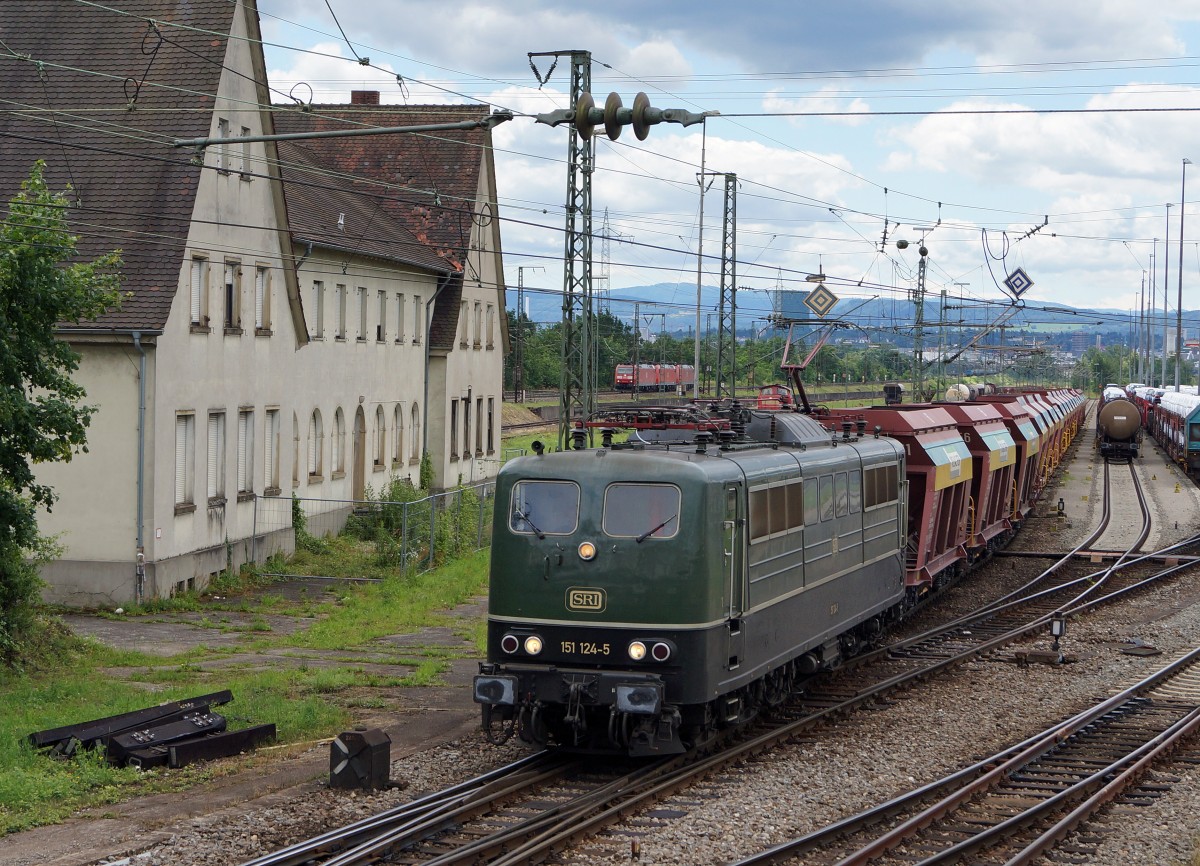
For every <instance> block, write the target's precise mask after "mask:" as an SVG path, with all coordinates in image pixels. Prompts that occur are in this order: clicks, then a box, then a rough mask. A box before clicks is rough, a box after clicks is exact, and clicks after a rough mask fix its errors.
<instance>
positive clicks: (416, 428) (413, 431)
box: [408, 403, 421, 463]
mask: <svg viewBox="0 0 1200 866" xmlns="http://www.w3.org/2000/svg"><path fill="white" fill-rule="evenodd" d="M408 429H409V434H410V435H409V441H410V442H411V443H412V444H411V445H410V446H409V448H411V449H412V450H411V451H410V453H409V457H408V459H409V462H410V463H417V462H418V461H420V459H421V410H420V409H418V408H417V404H416V403H413V405H412V423H410V424H409V425H408Z"/></svg>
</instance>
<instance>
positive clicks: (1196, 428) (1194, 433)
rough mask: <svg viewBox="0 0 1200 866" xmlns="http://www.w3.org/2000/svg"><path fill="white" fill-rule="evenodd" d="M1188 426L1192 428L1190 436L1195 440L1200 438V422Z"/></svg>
mask: <svg viewBox="0 0 1200 866" xmlns="http://www.w3.org/2000/svg"><path fill="white" fill-rule="evenodd" d="M1188 427H1189V430H1190V432H1189V433H1188V436H1189V438H1190V439H1191V440H1192V441H1193V442H1195V441H1197V440H1200V424H1189V425H1188Z"/></svg>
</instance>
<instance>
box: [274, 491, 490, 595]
mask: <svg viewBox="0 0 1200 866" xmlns="http://www.w3.org/2000/svg"><path fill="white" fill-rule="evenodd" d="M408 489H409V490H411V488H408ZM388 492H393V493H394V492H397V491H396V490H395V489H394V488H392V489H389V491H388ZM412 492H413V493H414V494H415V493H416V491H412ZM495 493H496V485H495V482H494V481H490V482H484V483H481V484H475V485H470V486H466V487H461V488H458V489H455V490H449V491H446V492H445V493H437V494H434V495H432V496H425V497H422V498H414V499H405V500H399V499H397V500H387V499H382V500H371V499H311V498H301V497H283V496H261V497H258V499H257V500H256V501H255V506H254V530H253V532H254V535H253V540H254V541H253V544H254V549H253V558H254V561H256V562H264V561H266V560H267V559H268V558H270V557H271V556H274V555H276V554H284V555H291V554H292V553H294V552H295V551H296V549H297V548H301V547H303V546H304V545H305V544H306V542H308V541H309V540H311V539H317V540H320V539H325V538H330V537H332V536H335V535H340V534H343V533H345V534H350V535H353V536H354V537H355V538H357V539H360V540H362V541H366V542H370V543H372V544H373V545H374V546H375V562H376V563H378V564H381V565H385V566H388V567H394V568H396V569H397V571H398V572H401V573H406V574H419V573H421V572H424V571H429V570H430V569H432V568H435V567H437V566H438V565H441V564H443V563H444V562H447V561H449V560H451V559H454V558H456V557H458V556H462V555H464V554H467V553H470V552H473V551H475V550H479V549H481V548H483V547H485V546H487V545H489V544H491V540H492V509H493V504H494V499H495ZM313 576H315V577H319V576H320V575H313Z"/></svg>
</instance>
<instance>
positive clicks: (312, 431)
mask: <svg viewBox="0 0 1200 866" xmlns="http://www.w3.org/2000/svg"><path fill="white" fill-rule="evenodd" d="M324 440H325V429H324V427H322V426H321V410H320V409H313V413H312V417H311V418H310V419H309V421H308V474H309V476H310V477H314V476H316V477H320V475H321V454H322V452H323V451H324V450H325V449H324V446H325V441H324Z"/></svg>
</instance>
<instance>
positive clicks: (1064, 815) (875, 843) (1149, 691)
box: [737, 649, 1200, 866]
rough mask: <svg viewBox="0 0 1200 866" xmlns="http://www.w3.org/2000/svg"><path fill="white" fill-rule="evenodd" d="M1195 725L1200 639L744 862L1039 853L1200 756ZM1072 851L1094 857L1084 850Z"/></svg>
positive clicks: (982, 859)
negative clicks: (945, 772) (1128, 681)
mask: <svg viewBox="0 0 1200 866" xmlns="http://www.w3.org/2000/svg"><path fill="white" fill-rule="evenodd" d="M1198 731H1200V649H1197V650H1193V651H1192V652H1190V653H1188V654H1186V655H1184V656H1183V657H1182V658H1179V659H1177V660H1175V661H1174V662H1171V663H1170V664H1168V665H1166V666H1165V667H1163V668H1162V669H1160V670H1159V671H1157V672H1155V673H1154V674H1152V675H1151V676H1149V677H1146V678H1145V679H1143V680H1142V681H1140V682H1138V683H1137V684H1135V685H1133V686H1131V687H1129V688H1127V689H1125V690H1124V691H1122V692H1120V693H1118V694H1116V695H1114V696H1113V697H1111V698H1108V699H1107V700H1103V701H1100V702H1098V703H1096V704H1095V705H1094V706H1092V707H1090V708H1088V709H1087V710H1085V711H1084V712H1081V713H1079V714H1077V715H1076V716H1074V717H1072V718H1070V719H1067V720H1065V721H1063V722H1061V723H1059V724H1056V725H1054V726H1052V727H1050V728H1048V729H1046V730H1044V731H1042V732H1040V733H1038V734H1035V735H1034V736H1032V737H1030V738H1028V739H1027V740H1025V741H1024V742H1022V743H1019V744H1017V745H1015V746H1013V747H1011V748H1009V749H1005V750H1004V751H1002V752H999V753H997V754H995V755H992V756H990V757H988V758H985V759H984V760H982V761H979V762H978V763H976V764H974V765H972V766H970V767H967V768H965V769H963V770H961V771H959V772H957V773H954V774H952V775H949V776H947V777H945V778H943V779H940V780H938V781H936V782H933V783H931V784H929V785H925V786H923V787H921V788H919V789H917V790H915V791H912V792H910V793H907V794H904V795H902V796H900V797H896V798H894V799H892V800H889V801H888V802H886V803H883V804H881V805H879V806H877V807H875V808H873V809H869V810H867V811H864V812H861V813H859V814H857V815H853V816H851V817H848V818H845V819H843V820H841V821H838V822H837V823H835V824H831V825H830V826H828V827H825V828H823V829H821V830H818V831H816V832H814V833H810V834H808V835H806V836H803V837H801V838H799V839H795V840H792V841H790V842H787V843H784V844H782V845H778V846H775V847H774V848H771V849H769V850H767V851H764V852H762V853H761V854H758V855H755V856H753V857H749V858H746V859H744V860H741V861H739V862H738V864H737V866H764V864H775V863H788V862H795V861H797V860H799V859H800V858H803V861H804V862H805V863H822V864H824V863H829V864H837V866H851V864H866V863H878V864H886V863H903V864H909V866H911V864H917V863H919V864H928V866H932V864H940V863H958V862H970V863H973V864H974V863H978V864H984V863H997V864H1007V866H1017V864H1027V863H1031V862H1033V861H1034V860H1035V859H1036V858H1037V857H1039V856H1041V855H1042V854H1043V853H1045V852H1046V851H1048V850H1049V849H1050V848H1052V847H1053V846H1054V845H1055V844H1056V843H1058V842H1060V841H1062V840H1063V839H1064V838H1066V837H1067V836H1068V834H1070V833H1071V832H1072V830H1073V829H1074V828H1076V827H1078V826H1079V825H1080V824H1081V823H1082V822H1084V821H1085V820H1087V819H1088V818H1089V817H1091V816H1093V815H1096V814H1097V813H1098V812H1100V811H1101V810H1102V809H1103V808H1105V806H1107V805H1108V804H1110V803H1112V802H1114V801H1117V800H1118V799H1120V798H1122V797H1124V798H1126V799H1128V800H1133V801H1136V800H1137V799H1138V798H1142V799H1145V798H1147V797H1153V796H1156V795H1158V794H1161V791H1162V786H1161V785H1148V786H1144V787H1143V788H1142V790H1140V791H1139V790H1138V786H1139V785H1140V784H1142V780H1143V779H1144V778H1145V776H1146V774H1147V773H1148V772H1150V771H1151V770H1153V769H1155V768H1161V767H1163V766H1164V765H1168V764H1169V763H1170V761H1171V760H1172V756H1173V755H1174V754H1176V753H1180V752H1182V759H1183V760H1186V761H1188V762H1189V763H1195V762H1196V761H1197V760H1198V755H1197V753H1196V752H1195V751H1194V747H1193V746H1192V745H1191V742H1192V741H1193V740H1194V739H1195V736H1196V734H1197V732H1198ZM881 825H883V827H884V828H885V829H884V830H882V831H881V829H880V827H881ZM1073 855H1074V857H1075V858H1077V859H1075V862H1086V859H1085V858H1086V851H1084V850H1082V849H1076V850H1075V851H1074V852H1073Z"/></svg>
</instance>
